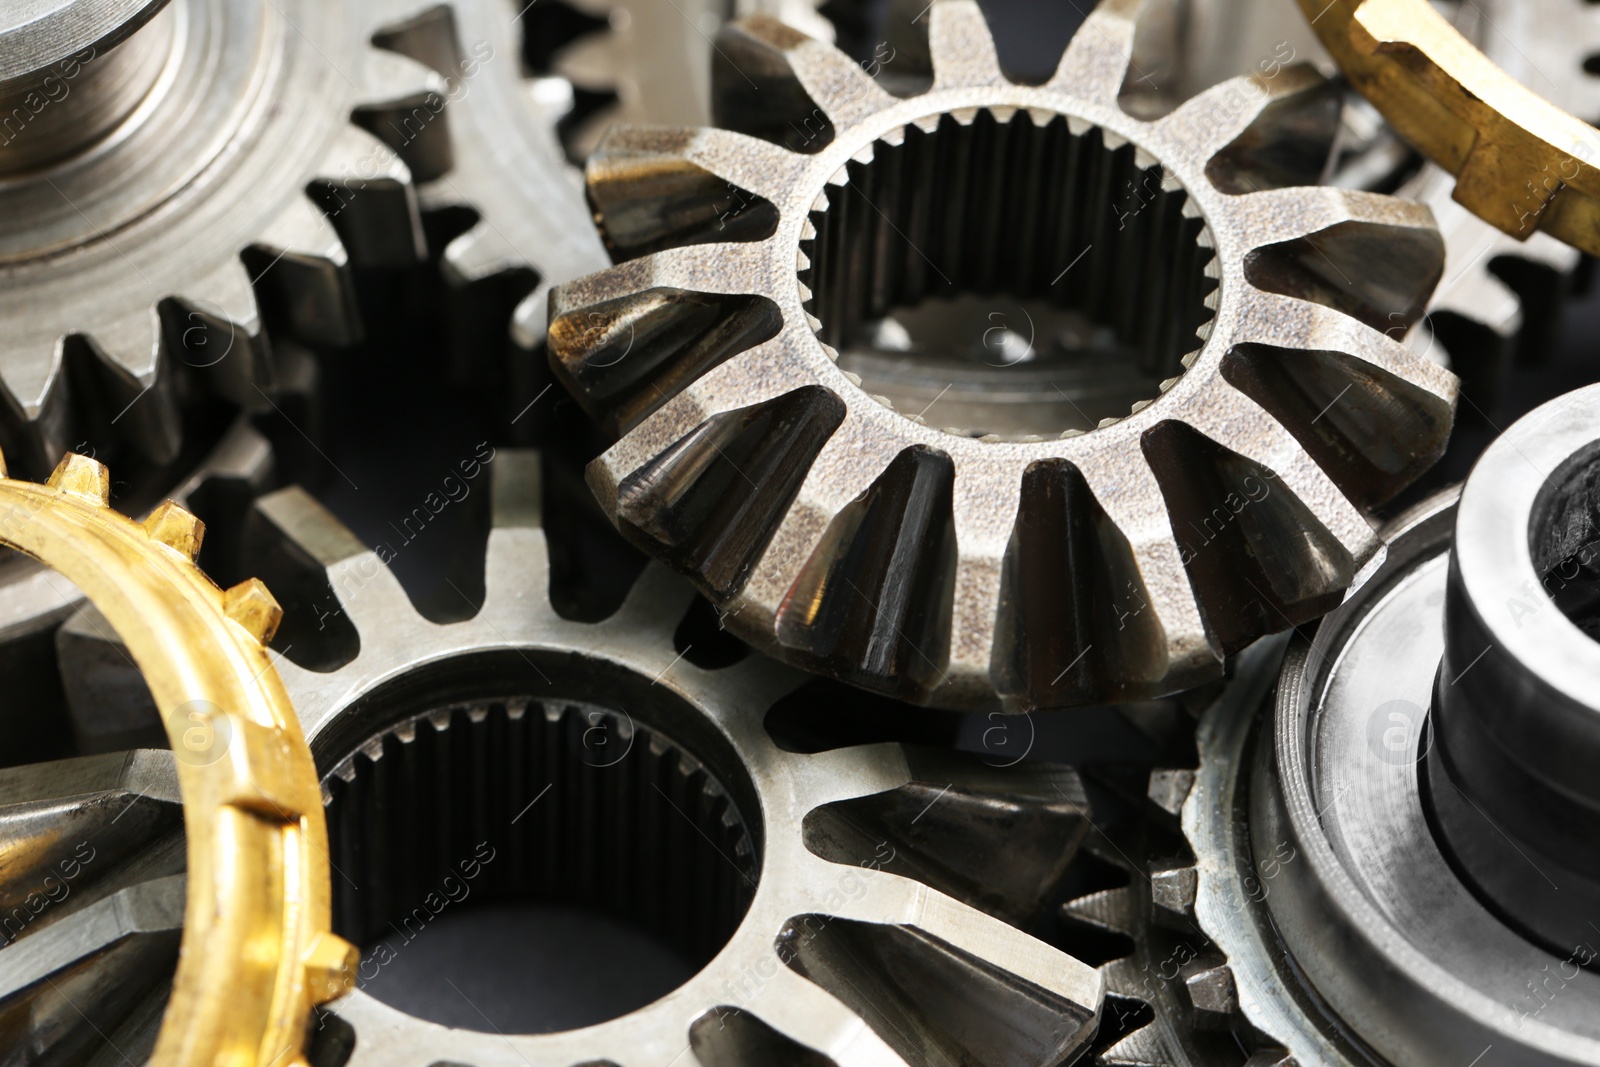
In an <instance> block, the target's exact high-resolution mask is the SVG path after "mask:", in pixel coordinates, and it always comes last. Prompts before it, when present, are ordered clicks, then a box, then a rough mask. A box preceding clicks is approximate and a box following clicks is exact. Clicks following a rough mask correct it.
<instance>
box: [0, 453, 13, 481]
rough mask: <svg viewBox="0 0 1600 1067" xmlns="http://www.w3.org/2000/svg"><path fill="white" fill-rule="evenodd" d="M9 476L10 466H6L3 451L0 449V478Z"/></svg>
mask: <svg viewBox="0 0 1600 1067" xmlns="http://www.w3.org/2000/svg"><path fill="white" fill-rule="evenodd" d="M9 477H11V473H10V468H8V467H7V466H6V457H5V451H4V450H3V449H0V478H9Z"/></svg>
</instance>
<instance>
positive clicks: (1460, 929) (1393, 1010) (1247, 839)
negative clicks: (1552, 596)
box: [1184, 415, 1600, 1065]
mask: <svg viewBox="0 0 1600 1067" xmlns="http://www.w3.org/2000/svg"><path fill="white" fill-rule="evenodd" d="M1535 418H1537V415H1536V416H1535ZM1513 432H1515V431H1513ZM1509 450H1510V448H1509V445H1508V448H1507V451H1509ZM1476 477H1477V476H1476V473H1475V474H1474V479H1471V480H1469V483H1468V485H1469V488H1468V490H1467V492H1469V493H1470V492H1473V489H1474V487H1476V488H1477V490H1478V491H1479V492H1480V493H1487V492H1488V491H1489V490H1487V489H1486V488H1485V487H1486V485H1487V484H1490V482H1491V481H1492V479H1491V480H1489V481H1477V480H1476ZM1520 478H1521V480H1522V481H1524V482H1527V483H1528V484H1530V485H1535V486H1537V485H1543V484H1546V483H1545V480H1544V479H1542V478H1538V477H1535V476H1533V475H1532V472H1530V471H1523V472H1521V475H1520ZM1496 488H1499V487H1496ZM1477 506H1480V505H1476V504H1475V505H1474V507H1477ZM1494 510H1495V511H1496V512H1497V513H1499V512H1503V513H1504V515H1505V516H1506V518H1505V519H1504V520H1503V523H1514V522H1518V521H1520V522H1521V524H1522V525H1521V526H1520V527H1519V529H1520V531H1521V533H1520V537H1521V539H1522V540H1521V544H1522V546H1523V547H1522V551H1523V552H1527V551H1528V549H1527V547H1526V545H1527V538H1528V536H1529V533H1530V531H1529V530H1528V527H1527V525H1526V523H1527V518H1528V512H1526V511H1521V512H1519V511H1518V508H1517V506H1516V505H1515V504H1514V502H1507V503H1506V504H1504V505H1498V506H1495V507H1494ZM1464 514H1465V513H1464V512H1458V510H1457V508H1456V506H1455V501H1454V498H1453V494H1444V495H1442V496H1439V497H1435V498H1434V499H1432V500H1431V501H1430V502H1428V503H1427V504H1425V505H1421V506H1419V507H1418V508H1417V509H1416V510H1415V511H1414V512H1412V513H1410V514H1409V515H1408V516H1405V517H1403V518H1402V519H1401V520H1398V521H1397V523H1396V525H1395V526H1394V527H1393V528H1391V529H1390V530H1388V531H1387V532H1386V535H1385V541H1386V547H1385V556H1384V559H1383V562H1382V564H1381V565H1380V566H1378V567H1377V568H1376V569H1375V570H1374V571H1373V573H1372V574H1371V575H1370V577H1368V579H1367V580H1366V582H1365V583H1364V584H1362V585H1361V587H1360V589H1359V590H1358V592H1356V593H1355V594H1354V595H1353V596H1352V598H1351V599H1350V600H1349V601H1348V602H1347V603H1346V604H1345V605H1343V606H1341V607H1340V608H1339V609H1338V610H1337V611H1335V612H1333V613H1331V614H1330V615H1329V616H1328V617H1327V618H1326V619H1324V620H1323V621H1322V623H1320V624H1319V626H1318V628H1317V630H1316V631H1315V633H1314V634H1312V635H1311V636H1309V637H1300V638H1297V639H1295V640H1294V641H1293V642H1292V643H1291V644H1290V646H1289V650H1288V653H1287V657H1286V659H1285V662H1284V667H1283V671H1282V675H1281V678H1280V679H1279V680H1278V688H1277V694H1276V697H1275V700H1262V701H1261V703H1259V704H1256V705H1254V706H1252V705H1251V704H1250V703H1249V702H1248V701H1246V702H1242V703H1241V702H1234V703H1233V704H1232V705H1231V706H1230V705H1226V704H1224V705H1219V707H1218V708H1217V709H1216V710H1214V711H1213V712H1212V713H1210V714H1209V715H1208V717H1207V719H1206V720H1205V721H1204V722H1203V723H1202V725H1201V730H1200V753H1201V766H1200V772H1199V775H1198V777H1197V780H1196V783H1195V787H1194V791H1193V792H1192V793H1191V795H1190V797H1189V800H1188V802H1187V804H1186V805H1185V808H1184V828H1185V831H1186V833H1187V835H1188V837H1189V840H1190V844H1191V846H1192V847H1193V849H1194V851H1195V854H1196V860H1197V863H1196V871H1197V873H1198V890H1199V891H1198V895H1197V899H1196V907H1195V913H1196V915H1197V917H1198V918H1199V920H1200V922H1201V924H1202V926H1203V927H1204V929H1205V931H1206V933H1207V934H1209V935H1210V936H1211V938H1212V939H1213V940H1214V942H1215V943H1216V944H1217V945H1218V946H1219V947H1220V948H1221V949H1222V950H1223V951H1224V952H1225V953H1226V955H1227V957H1228V960H1229V966H1230V969H1231V970H1232V972H1233V975H1234V980H1235V984H1236V986H1237V989H1238V1001H1239V1010H1240V1015H1241V1017H1242V1018H1243V1019H1245V1020H1247V1021H1248V1022H1249V1023H1250V1024H1251V1025H1253V1026H1254V1027H1256V1028H1257V1029H1259V1030H1260V1031H1261V1032H1263V1033H1265V1034H1267V1035H1269V1036H1270V1037H1271V1038H1272V1039H1273V1040H1275V1041H1277V1042H1278V1043H1280V1044H1281V1045H1282V1046H1283V1047H1284V1048H1286V1049H1287V1050H1288V1052H1289V1054H1290V1055H1292V1056H1293V1057H1294V1058H1295V1060H1296V1062H1300V1063H1308V1062H1312V1063H1367V1062H1388V1063H1417V1064H1441V1065H1442V1064H1448V1063H1456V1062H1460V1061H1461V1060H1463V1059H1464V1060H1467V1061H1470V1060H1471V1059H1473V1058H1474V1057H1478V1056H1483V1055H1487V1054H1488V1053H1487V1052H1486V1050H1492V1051H1493V1053H1494V1054H1495V1055H1497V1056H1500V1057H1504V1058H1506V1059H1507V1061H1508V1062H1525V1063H1552V1064H1554V1063H1592V1062H1594V1061H1595V1058H1596V1056H1600V1044H1597V1040H1600V1029H1597V1025H1596V1020H1597V1019H1600V1013H1597V1012H1596V1004H1597V1003H1600V1000H1597V998H1600V977H1597V976H1596V974H1595V973H1594V972H1593V970H1592V969H1588V968H1587V964H1589V963H1591V962H1593V959H1594V953H1593V951H1592V949H1591V948H1589V947H1588V946H1590V945H1591V944H1592V940H1591V939H1589V938H1581V939H1577V940H1575V941H1574V943H1573V944H1572V945H1570V946H1566V947H1565V948H1564V949H1563V950H1560V951H1556V950H1554V949H1552V948H1547V947H1544V946H1542V945H1540V944H1537V943H1535V942H1534V941H1533V940H1530V939H1529V938H1528V937H1527V936H1525V934H1524V933H1523V932H1521V928H1520V924H1519V925H1518V926H1514V925H1513V924H1512V922H1511V921H1510V920H1509V919H1507V918H1502V917H1501V916H1500V915H1497V914H1496V910H1495V909H1492V908H1491V906H1490V904H1489V903H1488V901H1487V898H1486V897H1485V896H1484V895H1483V894H1482V893H1481V891H1480V889H1479V888H1478V887H1476V886H1474V885H1472V884H1470V883H1469V882H1468V881H1466V880H1464V878H1463V877H1462V875H1461V874H1460V873H1458V872H1459V871H1461V870H1462V868H1461V867H1460V866H1459V865H1458V864H1457V862H1456V860H1455V858H1454V854H1455V853H1458V852H1459V842H1458V841H1456V840H1453V839H1451V838H1449V837H1446V836H1444V835H1443V834H1442V833H1441V827H1440V824H1439V822H1438V821H1437V805H1436V800H1437V797H1438V795H1439V792H1440V791H1441V789H1442V788H1443V786H1444V783H1441V782H1439V781H1437V780H1436V778H1437V775H1438V774H1439V769H1440V767H1439V763H1438V757H1437V753H1438V752H1439V749H1440V744H1439V737H1441V736H1443V734H1442V733H1440V732H1439V731H1441V730H1448V729H1450V727H1449V726H1447V725H1446V726H1441V725H1440V724H1441V723H1445V724H1448V723H1449V722H1450V720H1451V719H1453V718H1459V717H1461V712H1460V710H1458V709H1452V708H1451V706H1450V705H1451V701H1452V700H1455V699H1457V698H1456V697H1454V696H1452V697H1450V698H1447V699H1441V698H1440V697H1441V696H1442V694H1444V693H1446V692H1452V693H1453V691H1454V690H1456V689H1461V688H1462V687H1468V688H1465V689H1462V693H1463V694H1470V693H1471V687H1476V686H1487V685H1490V684H1491V683H1490V681H1489V679H1490V674H1489V672H1486V674H1485V677H1484V678H1478V679H1473V678H1472V677H1471V672H1468V673H1465V674H1463V673H1462V672H1461V671H1460V670H1459V667H1453V666H1452V664H1454V663H1455V661H1456V659H1457V658H1458V657H1457V656H1452V655H1448V654H1447V651H1446V650H1447V646H1448V644H1449V643H1450V642H1449V640H1447V634H1448V633H1449V632H1450V631H1451V630H1452V629H1456V628H1459V623H1457V622H1455V621H1452V620H1455V619H1456V618H1457V615H1458V613H1459V611H1460V610H1461V608H1460V603H1459V599H1460V597H1459V593H1458V592H1457V591H1456V590H1453V589H1449V590H1448V591H1447V589H1448V587H1450V586H1451V584H1452V583H1451V579H1450V577H1449V575H1450V573H1451V572H1452V570H1453V569H1454V566H1455V564H1453V562H1452V559H1451V556H1450V547H1451V531H1452V527H1453V526H1457V524H1459V523H1461V522H1462V520H1463V515H1464ZM1514 514H1520V516H1521V518H1520V520H1517V519H1512V518H1510V516H1511V515H1514ZM1467 524H1468V525H1469V526H1470V525H1472V524H1473V522H1472V520H1471V519H1470V516H1468V517H1467ZM1462 528H1463V529H1464V528H1465V527H1462ZM1476 536H1479V537H1481V535H1476ZM1481 551H1482V550H1481V548H1476V549H1474V548H1467V552H1468V558H1469V559H1470V558H1471V556H1472V554H1474V553H1476V552H1481ZM1530 570H1531V568H1530ZM1450 605H1454V606H1450ZM1495 610H1496V611H1497V612H1498V610H1499V608H1498V606H1496V609H1495ZM1548 611H1549V614H1550V615H1551V616H1552V617H1555V616H1558V615H1560V612H1559V611H1557V610H1556V607H1555V605H1554V604H1549V605H1548ZM1546 625H1549V624H1546ZM1567 625H1568V626H1571V625H1572V624H1571V623H1567ZM1573 630H1574V632H1575V633H1576V627H1573ZM1578 636H1579V637H1582V635H1581V634H1580V635H1578ZM1583 640H1588V639H1587V638H1583ZM1442 660H1443V661H1444V662H1441V661H1442ZM1481 666H1483V664H1482V663H1480V664H1477V665H1476V667H1474V670H1476V668H1477V667H1481ZM1494 669H1495V668H1494V667H1493V666H1492V665H1491V671H1493V670H1494ZM1269 676H1270V675H1269ZM1257 691H1258V692H1259V693H1263V695H1264V689H1263V688H1262V687H1258V689H1257ZM1436 694H1439V695H1436ZM1465 699H1467V700H1469V701H1470V700H1471V699H1473V698H1472V696H1470V695H1468V696H1466V697H1465ZM1430 708H1431V713H1430ZM1263 711H1264V712H1265V714H1264V715H1263ZM1430 723H1431V724H1432V726H1431V729H1432V730H1433V731H1435V733H1434V734H1432V735H1430V734H1429V732H1428V731H1429V729H1430ZM1559 751H1560V750H1559V749H1553V750H1550V751H1549V752H1547V754H1546V758H1547V759H1558V758H1559V756H1558V755H1557V753H1559ZM1463 784H1467V785H1470V779H1467V780H1464V781H1463ZM1430 791H1431V792H1430ZM1480 814H1481V813H1480ZM1567 818H1568V819H1576V818H1578V815H1577V812H1576V811H1574V812H1572V813H1570V814H1569V815H1568V816H1567ZM1564 824H1565V823H1564ZM1285 849H1287V850H1288V852H1287V854H1288V855H1292V857H1293V858H1292V859H1291V860H1289V861H1288V862H1280V863H1278V864H1277V865H1276V873H1275V874H1274V876H1273V877H1271V878H1270V879H1267V878H1263V877H1262V876H1261V870H1260V864H1261V862H1262V860H1263V857H1274V856H1276V857H1279V858H1280V859H1281V854H1284V850H1285ZM1526 859H1527V857H1524V860H1526ZM1534 862H1536V861H1534ZM1574 862H1581V858H1578V859H1575V860H1574ZM1553 869H1554V868H1552V870H1553ZM1252 887H1255V891H1254V892H1251V891H1250V890H1251V888H1252ZM1568 889H1569V890H1572V891H1574V892H1581V890H1580V888H1579V883H1576V882H1574V883H1572V884H1569V886H1568ZM1522 903H1523V904H1524V905H1527V904H1530V903H1534V902H1532V901H1527V900H1524V901H1523V902H1522Z"/></svg>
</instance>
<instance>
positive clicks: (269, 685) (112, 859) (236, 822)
mask: <svg viewBox="0 0 1600 1067" xmlns="http://www.w3.org/2000/svg"><path fill="white" fill-rule="evenodd" d="M110 492H111V476H110V473H109V471H108V470H107V469H106V468H105V467H104V466H103V465H101V464H99V463H96V462H94V461H93V460H91V459H88V458H87V457H83V456H75V455H68V456H67V457H66V458H65V459H63V460H62V461H61V463H60V464H59V465H58V466H57V467H56V469H55V471H54V472H53V473H52V474H51V475H50V478H49V481H48V483H47V484H45V485H39V484H36V483H33V482H26V481H18V480H14V479H10V478H7V477H5V474H4V471H3V470H0V544H4V545H6V546H8V547H12V548H16V549H19V550H21V551H23V552H26V553H28V554H29V555H30V556H32V557H34V558H36V559H38V560H40V561H41V562H43V563H45V564H46V565H48V566H50V567H53V568H55V569H56V570H57V571H59V573H60V574H61V576H62V577H63V579H65V580H68V581H72V582H74V583H76V584H77V585H78V587H79V588H81V589H83V590H84V592H85V595H86V596H87V598H88V600H89V601H90V602H91V603H92V604H94V605H95V607H96V608H98V609H99V610H100V612H101V613H102V614H103V616H104V617H105V619H106V620H107V622H108V623H109V625H110V626H111V627H113V628H115V630H116V632H117V634H118V635H119V637H120V638H121V639H122V641H123V642H124V647H125V653H124V657H125V660H126V662H127V664H128V667H129V669H130V670H138V671H140V672H142V675H143V678H144V680H145V682H146V683H147V685H148V691H149V694H150V697H151V699H152V702H153V705H154V707H155V708H156V709H158V714H159V715H160V719H161V721H162V723H163V724H164V726H165V729H166V733H167V735H168V737H169V739H170V741H171V744H172V751H171V752H153V751H144V752H132V753H123V754H113V755H104V756H94V757H87V758H83V759H78V760H69V761H65V762H59V763H47V764H36V765H30V766H26V767H18V768H11V769H8V770H6V771H4V772H0V831H3V832H4V848H3V849H0V854H3V863H0V905H3V906H4V912H3V914H0V929H3V931H4V938H5V940H6V941H7V942H9V944H8V945H7V946H6V948H5V953H6V955H5V959H6V966H5V968H4V971H3V976H0V1037H3V1038H4V1040H5V1045H6V1053H7V1057H8V1060H10V1059H13V1058H15V1062H20V1063H61V1062H113V1061H112V1060H111V1053H113V1052H114V1053H116V1054H117V1056H118V1057H120V1058H121V1059H123V1060H126V1057H127V1052H126V1051H123V1047H122V1044H121V1042H126V1044H127V1048H128V1049H130V1050H132V1051H134V1052H136V1053H139V1052H149V1053H150V1055H151V1056H152V1059H153V1060H154V1061H155V1062H159V1063H163V1064H193V1065H197V1067H198V1065H201V1064H208V1065H209V1064H216V1063H240V1064H263V1065H264V1064H269V1063H273V1064H282V1063H289V1064H304V1062H305V1060H304V1047H305V1039H306V1037H307V1029H308V1024H309V1022H310V1020H311V1009H312V1008H313V1007H314V1006H315V1005H317V1004H320V1003H322V1002H323V1001H326V1000H329V999H332V998H333V997H335V996H338V995H339V994H340V993H342V992H343V991H344V990H345V989H347V988H349V986H350V984H351V982H353V981H354V978H355V971H354V967H355V962H356V959H355V956H354V952H353V950H352V949H351V947H350V946H349V945H347V944H345V943H344V942H343V941H341V940H340V939H339V938H337V937H335V936H333V934H332V933H331V932H330V931H329V929H328V926H329V901H328V860H327V841H326V832H325V824H324V821H323V812H322V807H321V804H320V803H319V801H320V797H319V795H318V792H317V787H316V774H315V769H314V766H313V764H312V762H311V755H310V752H309V751H308V750H307V749H306V746H305V742H304V740H303V738H302V736H301V734H300V727H299V722H298V720H297V719H296V718H295V716H294V711H293V708H292V707H291V706H290V704H289V702H288V697H287V696H286V694H285V692H284V689H283V686H282V684H281V683H280V682H279V680H278V677H277V675H276V673H275V672H274V671H273V668H272V661H271V659H270V658H269V657H268V653H267V650H266V648H265V642H266V641H267V640H269V639H270V638H271V637H272V633H273V630H274V628H275V627H276V625H277V622H278V618H279V616H280V614H281V612H280V610H279V608H278V605H277V603H276V602H275V601H274V600H273V598H272V596H271V594H270V593H268V592H267V590H266V587H265V586H263V585H262V584H261V583H260V582H258V581H256V580H255V579H250V580H249V581H246V582H242V583H240V584H239V585H236V586H234V587H232V588H230V589H228V590H226V591H224V590H221V589H219V588H217V586H215V585H213V584H212V583H211V581H210V580H209V579H208V578H207V577H206V576H205V575H204V574H202V573H201V571H200V569H199V568H198V567H197V566H196V565H195V562H194V560H195V556H196V555H197V554H198V552H199V549H200V543H201V539H202V535H203V532H204V527H203V526H202V525H201V523H200V521H199V520H198V519H196V518H195V517H194V516H193V515H191V514H189V513H188V512H186V511H184V510H183V509H182V508H181V507H178V506H177V505H175V504H172V503H170V502H169V503H167V504H165V505H163V506H162V507H160V508H157V509H156V510H155V511H154V512H152V513H151V515H150V517H149V518H148V519H147V520H146V521H145V522H143V523H139V522H135V521H134V520H132V519H129V518H126V517H124V516H122V515H120V514H118V513H117V512H115V511H113V510H112V509H111V506H110ZM135 665H136V666H135ZM180 799H181V816H182V817H181V820H180V818H179V812H178V809H179V803H180ZM124 819H126V822H124V821H123V820H124ZM119 824H121V825H119ZM185 872H186V873H185ZM180 937H181V951H180ZM174 965H175V970H174ZM168 977H170V979H171V982H170V986H169V985H168V984H167V981H166V980H167V978H168ZM107 1042H110V1044H109V1045H108V1044H107ZM152 1046H153V1052H151V1051H150V1050H151V1048H152ZM108 1049H109V1051H108Z"/></svg>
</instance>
